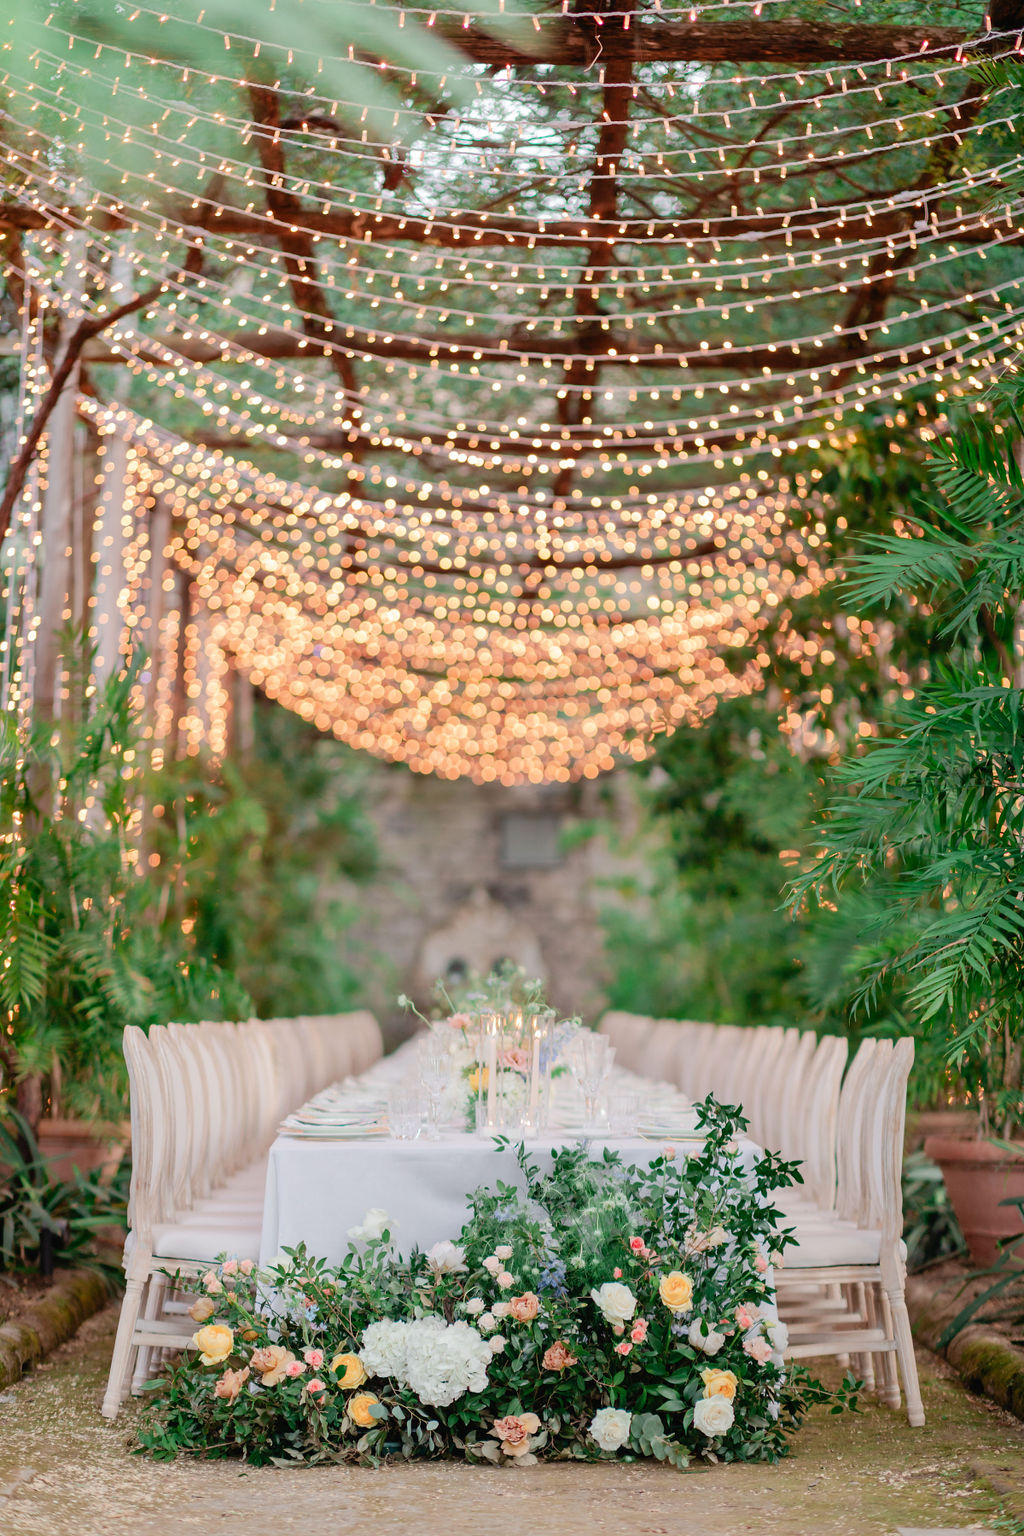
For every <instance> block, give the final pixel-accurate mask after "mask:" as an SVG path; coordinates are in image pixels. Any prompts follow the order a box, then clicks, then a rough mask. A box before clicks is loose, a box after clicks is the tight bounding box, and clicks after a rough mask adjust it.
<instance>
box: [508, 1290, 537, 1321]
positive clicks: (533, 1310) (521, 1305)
mask: <svg viewBox="0 0 1024 1536" xmlns="http://www.w3.org/2000/svg"><path fill="white" fill-rule="evenodd" d="M508 1310H509V1316H510V1317H514V1318H515V1320H516V1322H517V1323H532V1322H533V1319H534V1318H535V1317H536V1316H537V1313H538V1312H539V1311H540V1301H539V1299H538V1298H537V1297H536V1296H535V1295H534V1294H533V1292H532V1291H524V1292H523V1294H522V1296H513V1297H512V1300H511V1301H510V1302H509V1304H508Z"/></svg>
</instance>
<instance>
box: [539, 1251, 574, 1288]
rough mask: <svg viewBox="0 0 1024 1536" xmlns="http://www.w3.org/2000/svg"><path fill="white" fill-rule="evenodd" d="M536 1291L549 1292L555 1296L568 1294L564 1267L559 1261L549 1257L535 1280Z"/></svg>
mask: <svg viewBox="0 0 1024 1536" xmlns="http://www.w3.org/2000/svg"><path fill="white" fill-rule="evenodd" d="M537 1289H538V1291H551V1292H552V1293H553V1294H554V1295H555V1296H567V1295H568V1294H569V1292H568V1290H567V1289H566V1285H565V1265H564V1264H563V1263H562V1261H561V1259H559V1258H556V1257H551V1258H549V1259H547V1260H546V1261H545V1263H544V1266H543V1268H542V1269H541V1272H540V1275H539V1276H538V1279H537Z"/></svg>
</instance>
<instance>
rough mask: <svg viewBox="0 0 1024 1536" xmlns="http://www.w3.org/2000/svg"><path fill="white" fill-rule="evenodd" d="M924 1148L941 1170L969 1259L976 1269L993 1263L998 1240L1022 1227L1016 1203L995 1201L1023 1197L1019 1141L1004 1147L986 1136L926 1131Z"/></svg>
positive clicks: (1023, 1173)
mask: <svg viewBox="0 0 1024 1536" xmlns="http://www.w3.org/2000/svg"><path fill="white" fill-rule="evenodd" d="M924 1150H925V1152H926V1153H927V1154H928V1156H929V1157H931V1158H934V1159H935V1161H936V1162H937V1163H938V1165H939V1167H940V1168H941V1169H942V1176H943V1178H944V1179H945V1181H946V1189H947V1191H948V1193H949V1199H950V1203H951V1204H952V1206H953V1210H954V1211H955V1212H956V1218H957V1221H959V1223H960V1228H961V1230H962V1232H963V1234H964V1238H965V1240H966V1242H967V1246H968V1248H969V1249H970V1252H971V1258H972V1259H973V1260H974V1262H975V1264H977V1265H978V1266H979V1268H987V1267H988V1266H989V1265H990V1264H994V1263H995V1261H996V1259H997V1257H998V1250H997V1246H996V1245H997V1243H998V1242H999V1240H1000V1239H1001V1238H1006V1237H1019V1236H1020V1235H1021V1233H1022V1232H1024V1224H1022V1222H1021V1214H1020V1211H1019V1210H1018V1209H1017V1208H1016V1206H1013V1205H1000V1201H1001V1200H1007V1199H1014V1200H1017V1199H1024V1146H1022V1147H1021V1149H1020V1151H1019V1152H1007V1151H1006V1150H1005V1149H1004V1148H1002V1147H996V1146H993V1145H992V1143H991V1142H990V1141H978V1140H976V1139H974V1140H968V1139H967V1138H966V1137H952V1136H929V1137H928V1139H927V1141H926V1142H925V1144H924ZM1021 1262H1022V1263H1024V1255H1022V1257H1021Z"/></svg>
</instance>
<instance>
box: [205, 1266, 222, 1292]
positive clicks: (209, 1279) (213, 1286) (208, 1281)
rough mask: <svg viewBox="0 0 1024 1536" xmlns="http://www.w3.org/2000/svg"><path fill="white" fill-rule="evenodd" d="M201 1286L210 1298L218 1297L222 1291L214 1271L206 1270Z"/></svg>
mask: <svg viewBox="0 0 1024 1536" xmlns="http://www.w3.org/2000/svg"><path fill="white" fill-rule="evenodd" d="M203 1284H204V1286H205V1287H206V1289H207V1290H208V1291H209V1293H210V1295H211V1296H219V1295H220V1294H221V1292H222V1291H223V1289H224V1287H223V1286H222V1285H221V1283H220V1278H219V1276H218V1274H217V1271H216V1270H215V1269H208V1270H207V1271H206V1274H205V1275H204V1276H203Z"/></svg>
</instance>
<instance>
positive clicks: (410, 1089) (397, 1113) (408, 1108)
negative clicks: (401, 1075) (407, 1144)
mask: <svg viewBox="0 0 1024 1536" xmlns="http://www.w3.org/2000/svg"><path fill="white" fill-rule="evenodd" d="M388 1131H389V1133H390V1135H391V1136H393V1137H394V1139H395V1140H396V1141H415V1140H416V1138H417V1136H418V1135H419V1133H420V1093H419V1087H418V1086H417V1084H415V1083H409V1082H405V1083H396V1084H395V1086H394V1087H393V1088H392V1089H391V1090H390V1092H389V1093H388Z"/></svg>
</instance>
